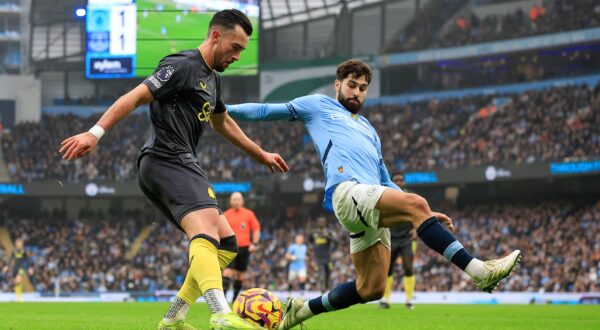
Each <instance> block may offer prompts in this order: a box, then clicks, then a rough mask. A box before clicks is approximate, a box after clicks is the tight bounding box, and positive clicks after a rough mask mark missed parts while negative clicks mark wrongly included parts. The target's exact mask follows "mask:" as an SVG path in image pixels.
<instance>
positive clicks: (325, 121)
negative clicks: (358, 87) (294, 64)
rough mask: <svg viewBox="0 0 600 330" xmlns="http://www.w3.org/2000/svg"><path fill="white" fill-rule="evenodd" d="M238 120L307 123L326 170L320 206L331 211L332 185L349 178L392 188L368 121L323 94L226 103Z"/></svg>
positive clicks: (377, 141)
mask: <svg viewBox="0 0 600 330" xmlns="http://www.w3.org/2000/svg"><path fill="white" fill-rule="evenodd" d="M227 110H228V112H229V115H230V116H231V117H233V118H234V119H237V120H246V121H260V120H291V121H294V120H299V121H301V122H302V123H304V125H305V126H306V129H307V130H308V133H309V134H310V137H311V138H312V140H313V142H314V145H315V148H316V149H317V154H318V155H319V158H321V164H322V165H323V171H324V172H325V192H326V193H325V201H324V202H323V207H324V208H325V209H326V210H329V211H333V206H332V203H331V195H332V194H333V190H334V189H335V187H336V186H337V185H338V184H340V183H342V182H344V181H349V180H356V181H358V182H359V183H364V184H379V185H383V186H387V187H391V188H394V189H398V190H400V188H399V187H398V186H397V185H396V184H394V183H393V182H392V180H391V179H390V175H389V173H388V171H387V169H386V167H385V164H384V162H383V156H382V154H381V140H380V139H379V136H378V135H377V132H376V131H375V129H374V128H373V126H371V124H370V123H369V121H368V120H367V119H366V118H365V117H363V116H360V115H354V114H352V113H351V112H350V111H348V110H347V109H346V108H345V107H344V106H343V105H342V104H340V102H338V101H337V100H335V99H333V98H331V97H329V96H326V95H320V94H315V95H308V96H303V97H299V98H297V99H294V100H293V101H291V102H289V103H280V104H258V103H247V104H240V105H230V106H227Z"/></svg>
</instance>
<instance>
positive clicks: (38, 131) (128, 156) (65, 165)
mask: <svg viewBox="0 0 600 330" xmlns="http://www.w3.org/2000/svg"><path fill="white" fill-rule="evenodd" d="M98 118H99V115H92V116H88V117H81V116H76V115H73V114H67V115H65V114H61V115H51V114H44V115H43V116H42V120H41V121H40V122H39V123H33V122H27V123H20V124H18V125H17V126H16V127H14V128H13V129H12V130H11V132H10V133H5V134H3V136H2V142H1V145H2V151H3V156H4V161H5V163H6V164H7V167H8V172H9V175H10V177H11V178H12V179H13V180H15V181H22V182H31V181H43V180H60V181H65V182H80V181H86V180H106V181H114V180H134V179H135V178H136V177H137V166H136V160H137V157H138V155H139V151H140V149H141V147H142V146H143V145H144V142H145V140H146V137H147V136H148V134H149V131H148V130H149V127H150V123H149V118H148V116H147V114H145V113H140V114H132V115H129V116H128V117H126V118H125V119H124V120H123V121H122V122H120V123H119V124H117V125H116V126H115V127H114V128H113V129H111V130H110V132H108V133H107V134H106V135H105V137H103V138H102V142H101V143H100V144H99V147H98V148H97V150H96V151H94V152H92V153H90V154H89V155H87V156H86V157H84V158H80V159H77V160H74V161H72V162H69V161H64V160H62V158H61V157H60V154H59V153H58V148H59V146H60V143H61V141H62V140H64V139H65V138H67V137H69V136H70V135H72V134H75V133H76V132H81V131H85V130H87V129H88V128H89V127H91V126H93V125H94V123H95V122H96V121H97V120H98ZM242 127H243V128H244V130H245V132H246V133H247V134H248V135H249V136H252V137H253V138H254V139H255V141H256V142H257V143H259V144H260V145H261V146H262V147H263V148H264V149H265V150H268V151H273V152H278V153H280V154H282V155H283V156H288V157H289V156H290V155H293V154H294V153H295V151H296V150H298V149H300V148H301V147H302V131H303V128H302V127H299V126H288V125H284V124H281V123H259V124H252V125H244V124H242ZM31 146H36V147H35V148H31ZM199 155H200V156H199V159H198V161H199V163H200V164H201V165H202V166H203V168H204V169H205V171H206V172H207V175H208V176H209V177H211V178H220V179H222V180H228V179H233V178H249V177H252V176H254V175H257V174H258V175H260V174H266V173H267V172H268V170H267V169H266V167H264V166H262V165H260V164H257V163H256V162H255V161H254V160H252V159H251V158H250V157H248V156H246V155H245V154H243V153H242V152H240V151H239V150H237V149H236V148H235V147H234V146H232V145H231V144H229V143H228V142H227V141H226V140H225V139H224V138H222V137H220V136H217V134H216V133H215V132H214V131H213V130H212V129H210V128H209V127H208V128H207V131H206V133H205V136H204V137H203V144H202V146H201V150H200V152H199Z"/></svg>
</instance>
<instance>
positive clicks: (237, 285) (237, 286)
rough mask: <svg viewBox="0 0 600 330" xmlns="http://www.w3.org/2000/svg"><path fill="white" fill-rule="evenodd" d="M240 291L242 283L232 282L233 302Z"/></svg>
mask: <svg viewBox="0 0 600 330" xmlns="http://www.w3.org/2000/svg"><path fill="white" fill-rule="evenodd" d="M240 291H242V281H238V280H235V281H233V300H234V301H235V298H237V296H238V294H240Z"/></svg>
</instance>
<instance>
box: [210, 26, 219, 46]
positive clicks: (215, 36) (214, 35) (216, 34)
mask: <svg viewBox="0 0 600 330" xmlns="http://www.w3.org/2000/svg"><path fill="white" fill-rule="evenodd" d="M209 37H210V40H212V42H214V43H218V42H219V39H221V31H220V30H219V29H218V28H213V29H212V30H211V31H210V36H209Z"/></svg>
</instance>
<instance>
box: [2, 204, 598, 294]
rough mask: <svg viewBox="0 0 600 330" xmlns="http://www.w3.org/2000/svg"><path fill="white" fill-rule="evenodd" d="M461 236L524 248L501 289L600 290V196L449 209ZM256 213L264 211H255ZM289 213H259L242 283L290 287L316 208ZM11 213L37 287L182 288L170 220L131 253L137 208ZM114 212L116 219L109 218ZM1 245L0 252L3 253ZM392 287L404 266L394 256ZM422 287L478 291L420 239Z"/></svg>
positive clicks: (347, 271)
mask: <svg viewBox="0 0 600 330" xmlns="http://www.w3.org/2000/svg"><path fill="white" fill-rule="evenodd" d="M448 214H449V215H450V216H451V217H452V218H453V219H454V222H455V225H456V228H457V233H456V234H457V236H458V238H459V239H460V240H461V241H462V243H463V244H464V245H465V246H466V247H467V248H468V249H469V250H470V251H472V253H473V255H474V256H476V257H481V258H486V257H497V256H502V255H504V254H506V253H508V252H509V251H510V250H511V249H515V248H519V249H521V250H522V251H524V253H525V262H524V263H523V266H522V268H521V269H519V271H517V272H515V274H514V275H513V276H512V277H511V278H510V280H509V281H508V282H507V283H505V284H504V285H501V287H500V288H501V290H504V291H535V292H537V291H545V292H584V291H600V242H598V239H597V238H598V237H600V203H599V202H598V201H589V202H585V203H583V202H572V201H545V202H542V203H520V204H499V203H496V204H490V205H486V204H479V205H471V206H467V207H462V208H458V209H453V210H450V211H448ZM259 217H260V216H259ZM295 217H296V215H294V214H288V215H287V216H286V215H283V216H281V218H278V219H270V220H267V221H264V222H263V227H262V233H261V234H262V235H261V236H262V239H261V243H260V248H259V249H258V250H257V252H256V253H255V254H253V255H252V257H251V262H250V268H249V270H248V272H247V276H248V277H247V281H246V284H245V286H246V287H263V288H267V289H270V290H286V289H287V282H286V280H287V276H286V271H287V267H286V266H287V265H286V261H285V258H284V254H285V250H286V248H287V246H288V245H289V244H290V242H292V241H293V237H294V236H295V235H296V234H304V235H305V236H306V237H308V236H309V235H310V233H311V232H312V231H313V230H315V228H316V225H315V220H313V219H314V218H313V217H309V218H307V219H305V221H298V220H299V219H295ZM59 218H62V219H65V218H66V216H65V215H63V216H60V215H59V216H56V215H55V216H53V217H50V218H44V219H41V218H40V219H19V220H18V221H17V220H10V219H9V220H8V221H7V227H8V229H9V232H10V233H11V236H12V237H14V238H23V239H24V240H25V245H26V249H27V251H28V255H29V265H30V268H31V270H29V274H30V278H31V281H32V283H33V285H34V287H35V289H36V290H37V291H39V292H43V293H50V294H51V293H53V292H55V290H56V289H57V288H60V291H61V292H71V293H77V292H107V291H147V290H149V291H153V290H161V289H171V290H176V289H177V288H178V286H179V285H180V284H181V283H182V281H183V279H184V277H185V273H186V271H187V244H188V243H187V239H186V238H185V236H184V235H183V233H181V232H179V231H178V229H176V228H175V227H174V226H172V225H171V224H168V223H167V222H166V220H164V222H163V221H160V222H158V223H154V224H153V225H152V226H153V229H152V231H151V233H150V236H149V237H147V238H146V239H145V240H144V242H143V243H142V245H141V247H140V249H139V252H138V253H137V255H136V256H135V257H133V258H128V256H127V254H128V252H129V250H130V249H131V247H132V244H133V242H134V240H135V238H136V236H137V235H138V232H139V231H140V230H141V228H142V227H143V226H144V225H147V224H149V222H147V223H142V222H140V221H139V220H137V221H136V220H134V219H139V218H141V216H139V215H137V216H134V215H124V216H121V218H119V217H117V216H115V215H105V216H101V215H99V214H91V213H90V214H84V215H81V216H80V217H79V218H78V219H77V220H58V219H59ZM107 218H110V219H113V220H112V222H111V221H107V220H103V219H107ZM328 220H330V221H328V223H329V229H330V231H331V232H332V233H333V241H332V249H331V261H332V262H333V265H335V267H333V270H332V277H331V284H330V285H332V286H333V285H336V284H340V283H343V282H345V281H347V280H349V279H351V277H352V276H353V274H354V272H353V267H352V265H351V259H350V254H349V253H348V251H349V247H348V237H347V233H346V232H345V231H343V230H341V227H340V225H339V224H338V223H337V222H336V221H335V220H334V219H333V218H332V217H331V216H329V218H328ZM307 244H308V245H309V260H310V261H309V269H308V274H309V281H308V288H307V289H312V290H318V285H317V283H318V282H317V281H318V280H317V274H318V272H317V270H316V265H315V263H314V259H313V258H311V257H310V256H311V254H312V253H313V250H312V245H311V243H307ZM1 253H2V252H1V250H0V254H1ZM9 259H10V257H9V256H6V255H4V256H3V258H0V265H4V267H2V268H0V270H1V272H0V277H2V278H3V281H1V282H0V283H2V287H0V289H1V290H2V291H9V290H10V287H11V279H12V277H11V276H12V275H10V274H12V273H11V270H10V269H8V268H9V267H8V266H7V265H8V264H9V263H10V260H9ZM396 268H397V271H396V272H395V276H397V278H398V281H396V282H395V283H396V288H395V289H396V290H400V289H401V287H402V286H401V283H400V282H401V281H400V280H401V278H402V270H401V269H402V267H401V266H400V265H397V267H396ZM415 274H416V276H417V290H418V291H474V290H476V288H475V286H474V285H473V283H472V282H471V281H470V280H469V279H468V278H467V277H466V276H465V275H464V274H463V273H462V272H460V271H459V270H458V269H456V267H455V266H453V265H452V264H450V263H448V262H446V261H445V259H444V258H443V257H441V256H439V255H437V254H436V253H434V252H432V251H430V250H429V249H428V248H426V247H425V246H424V245H423V244H422V243H420V242H419V247H418V249H417V254H416V259H415Z"/></svg>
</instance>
